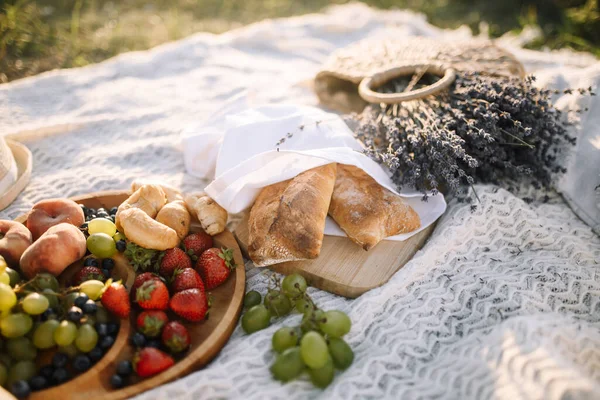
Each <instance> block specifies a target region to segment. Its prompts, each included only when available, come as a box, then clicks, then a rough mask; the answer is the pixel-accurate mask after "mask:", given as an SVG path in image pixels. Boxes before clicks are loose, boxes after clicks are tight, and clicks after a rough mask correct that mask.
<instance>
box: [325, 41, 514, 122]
mask: <svg viewBox="0 0 600 400" xmlns="http://www.w3.org/2000/svg"><path fill="white" fill-rule="evenodd" d="M421 71H426V72H428V73H431V74H435V75H439V76H440V77H441V79H440V80H438V81H437V82H435V83H434V84H432V85H430V86H426V87H423V88H420V89H417V90H412V91H408V92H403V93H391V94H384V93H378V92H376V91H375V90H374V89H375V88H377V87H378V86H380V85H381V84H382V83H384V82H386V81H388V80H390V79H393V78H396V77H398V76H403V75H411V74H413V73H417V72H421ZM463 71H477V72H481V73H486V74H490V75H498V76H518V77H524V75H525V70H524V68H523V65H521V63H519V61H517V59H516V58H515V57H514V56H513V55H512V54H510V53H509V52H507V51H505V50H503V49H501V48H499V47H497V46H496V45H494V44H493V43H492V42H491V41H489V40H468V41H440V40H432V39H428V38H423V37H411V38H405V39H402V40H400V39H394V40H377V41H374V40H366V41H361V42H358V43H355V44H353V45H350V46H349V47H346V48H343V49H340V50H338V51H336V52H335V53H334V54H333V55H332V56H331V58H330V59H329V60H328V61H327V62H326V64H325V65H324V66H323V69H322V70H321V71H320V72H319V73H318V74H317V76H316V77H315V86H314V87H315V91H316V93H317V96H318V97H319V99H320V101H321V102H322V103H323V104H325V105H327V106H328V107H331V108H333V109H336V110H339V111H342V112H352V111H354V112H361V111H362V110H363V109H364V107H365V106H366V104H367V103H387V104H397V103H400V102H403V101H409V100H415V99H419V98H422V97H425V96H429V95H432V94H435V93H438V92H440V91H441V90H444V89H447V88H448V87H449V86H450V85H451V84H452V82H454V79H455V77H456V73H457V72H459V73H460V72H463Z"/></svg>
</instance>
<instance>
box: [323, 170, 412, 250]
mask: <svg viewBox="0 0 600 400" xmlns="http://www.w3.org/2000/svg"><path fill="white" fill-rule="evenodd" d="M329 215H331V217H332V218H333V219H334V220H335V222H337V224H338V225H339V226H340V228H342V230H343V231H344V232H346V234H347V235H348V237H349V238H350V239H351V240H352V241H353V242H355V243H356V244H358V245H359V246H361V247H362V248H363V249H365V250H369V249H370V248H372V247H374V246H375V245H376V244H377V243H379V241H381V240H382V239H384V238H386V237H388V236H394V235H397V234H399V233H407V232H412V231H414V230H415V229H417V228H419V227H420V226H421V221H420V220H419V215H418V214H417V213H416V212H415V210H413V209H412V207H411V206H409V205H408V204H406V203H404V201H403V200H402V198H401V197H400V196H397V195H395V194H394V193H392V192H390V191H389V190H387V189H386V188H384V187H383V186H381V185H379V184H378V183H377V182H376V181H375V179H373V178H372V177H371V176H370V175H368V174H367V173H365V172H364V171H363V170H362V169H360V168H357V167H355V166H352V165H344V164H338V168H337V178H336V181H335V188H334V189H333V196H332V198H331V204H330V205H329Z"/></svg>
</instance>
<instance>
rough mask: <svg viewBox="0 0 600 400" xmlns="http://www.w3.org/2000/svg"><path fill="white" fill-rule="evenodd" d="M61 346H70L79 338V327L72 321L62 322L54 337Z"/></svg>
mask: <svg viewBox="0 0 600 400" xmlns="http://www.w3.org/2000/svg"><path fill="white" fill-rule="evenodd" d="M52 336H53V338H54V341H55V342H56V344H57V345H59V346H68V345H70V344H71V343H73V341H74V340H75V338H76V337H77V325H75V323H73V322H71V321H61V322H60V323H59V325H58V327H57V328H56V329H55V330H54V335H52Z"/></svg>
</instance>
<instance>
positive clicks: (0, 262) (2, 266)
mask: <svg viewBox="0 0 600 400" xmlns="http://www.w3.org/2000/svg"><path fill="white" fill-rule="evenodd" d="M3 236H4V235H3ZM7 268H8V264H7V263H6V260H5V259H4V257H3V256H0V274H1V273H3V272H4V271H6V269H7Z"/></svg>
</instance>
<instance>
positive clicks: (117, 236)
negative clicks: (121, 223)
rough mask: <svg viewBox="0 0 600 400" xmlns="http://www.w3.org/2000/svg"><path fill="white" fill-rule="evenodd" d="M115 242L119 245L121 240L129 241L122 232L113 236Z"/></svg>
mask: <svg viewBox="0 0 600 400" xmlns="http://www.w3.org/2000/svg"><path fill="white" fill-rule="evenodd" d="M113 240H114V241H115V243H117V242H118V241H119V240H127V239H126V238H125V235H123V234H122V233H121V232H117V233H115V234H114V235H113Z"/></svg>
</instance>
